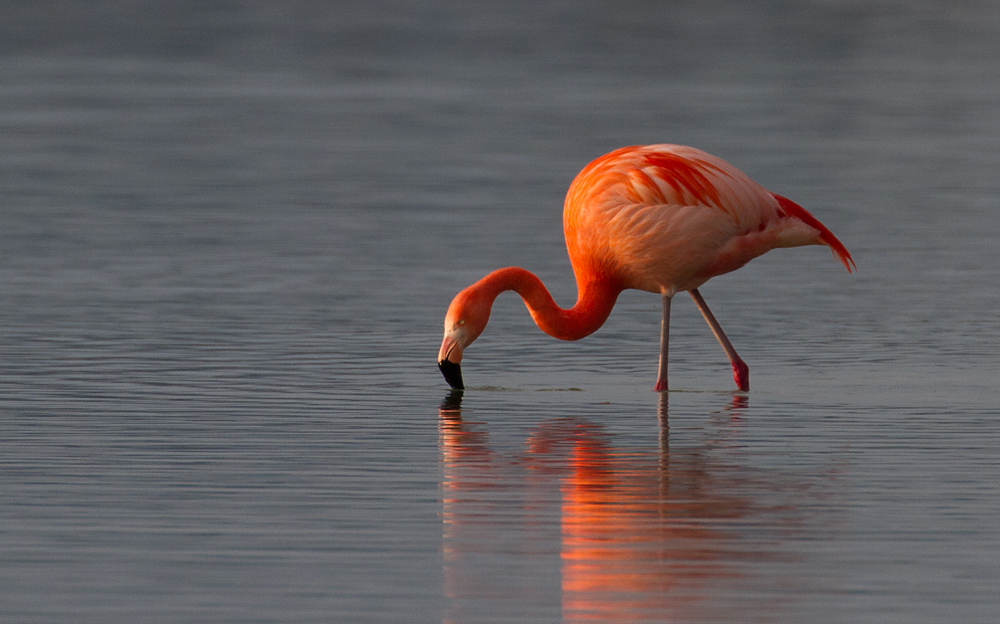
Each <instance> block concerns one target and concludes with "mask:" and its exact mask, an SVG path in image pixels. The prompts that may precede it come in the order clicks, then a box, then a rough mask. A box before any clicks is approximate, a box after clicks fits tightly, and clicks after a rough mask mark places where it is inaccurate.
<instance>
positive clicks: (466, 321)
mask: <svg viewBox="0 0 1000 624" xmlns="http://www.w3.org/2000/svg"><path fill="white" fill-rule="evenodd" d="M563 230H564V233H565V236H566V247H567V250H568V251H569V257H570V261H571V263H572V266H573V272H574V274H575V275H576V282H577V288H578V293H579V294H578V299H577V303H576V305H574V306H573V307H572V308H570V309H562V308H560V307H559V306H558V305H556V304H555V302H554V301H553V300H552V297H551V296H550V295H549V293H548V290H547V289H546V288H545V286H544V285H543V284H542V283H541V281H540V280H538V278H537V277H536V276H534V275H533V274H532V273H530V272H528V271H525V270H524V269H520V268H517V267H508V268H507V269H500V270H498V271H494V272H493V273H491V274H490V275H488V276H486V277H485V278H483V279H482V280H480V281H479V282H476V283H475V284H473V285H472V286H470V287H468V288H466V289H465V290H463V291H462V292H461V293H459V294H458V295H457V296H456V297H455V299H454V301H452V304H451V307H450V308H449V310H448V314H447V316H446V318H445V337H444V341H443V343H442V346H441V350H440V352H439V357H438V361H439V364H440V365H441V368H442V372H444V373H445V377H446V379H448V381H449V383H451V385H452V386H454V387H462V381H461V373H460V369H459V368H458V364H459V362H460V361H461V354H462V352H463V351H464V349H465V348H466V347H467V346H468V345H469V344H470V343H471V342H472V341H473V340H475V338H476V337H478V336H479V334H480V333H481V332H482V330H483V328H484V327H485V326H486V322H487V320H488V319H489V310H490V308H491V307H492V304H493V301H494V300H495V299H496V297H497V295H499V294H500V292H503V291H504V290H515V291H517V292H518V293H519V294H520V295H521V296H522V298H524V301H525V304H526V305H527V306H528V310H529V311H530V312H531V315H532V318H533V319H534V320H535V322H536V323H537V324H538V326H539V327H540V328H541V329H542V330H543V331H545V332H546V333H548V334H550V335H552V336H555V337H556V338H560V339H564V340H576V339H579V338H582V337H584V336H586V335H588V334H590V333H592V332H594V331H596V330H597V329H598V328H599V327H600V326H601V325H602V324H603V323H604V321H605V320H606V319H607V317H608V315H609V314H610V313H611V309H612V307H613V306H614V303H615V301H616V300H617V297H618V295H619V294H620V293H621V291H622V290H624V289H626V288H633V289H637V290H644V291H647V292H654V293H660V294H661V296H662V298H663V305H664V316H663V320H664V329H663V332H662V334H661V358H660V375H659V378H658V380H657V385H656V387H657V389H658V390H666V355H667V337H668V328H669V309H670V300H671V298H672V297H673V295H674V294H676V293H678V292H680V291H685V290H686V291H690V292H691V295H692V296H693V297H694V299H695V302H696V304H697V305H698V307H699V309H701V311H702V313H703V314H704V315H705V318H706V320H707V321H708V323H709V325H710V326H711V327H712V330H713V332H714V333H715V334H716V337H717V338H718V339H719V341H720V343H721V344H722V345H723V348H724V349H725V350H726V353H727V355H729V358H730V360H731V361H732V363H733V370H734V376H735V378H736V382H737V385H738V386H739V387H740V388H741V389H742V390H746V389H748V388H749V378H748V372H747V370H746V365H745V364H744V363H743V361H742V360H740V359H739V356H737V355H736V352H735V350H734V349H733V348H732V345H731V344H730V343H729V341H728V339H727V338H726V337H725V334H724V333H722V330H721V328H720V327H719V326H718V323H717V322H715V319H714V318H713V317H712V315H711V312H710V311H709V310H708V306H707V305H705V303H704V299H702V298H701V295H700V293H698V291H697V289H698V287H699V286H701V285H702V284H704V283H705V282H706V281H708V280H709V279H711V278H712V277H715V276H716V275H721V274H723V273H728V272H730V271H734V270H736V269H738V268H740V267H741V266H743V265H744V264H746V263H747V262H749V261H750V260H752V259H753V258H756V257H757V256H759V255H761V254H764V253H766V252H768V251H770V250H771V249H774V248H777V247H797V246H801V245H826V246H829V247H830V248H831V249H832V250H833V251H834V253H835V255H836V256H837V257H838V258H839V259H840V261H841V262H842V263H843V264H844V266H845V267H847V270H848V271H851V269H852V266H853V264H854V261H853V259H852V258H851V255H850V253H849V252H848V251H847V249H846V248H845V247H844V245H843V244H842V243H841V242H840V241H839V240H838V239H837V238H836V236H834V235H833V233H832V232H830V230H829V229H827V228H826V227H825V226H824V225H823V224H822V223H820V222H819V220H818V219H816V218H815V217H814V216H812V215H811V214H809V212H807V211H806V210H805V209H804V208H802V207H801V206H799V205H798V204H796V203H794V202H792V201H791V200H788V199H786V198H784V197H781V196H780V195H775V194H773V193H771V192H769V191H767V190H766V189H764V188H763V187H762V186H760V185H759V184H757V183H756V182H754V181H753V180H751V179H750V178H749V177H747V176H746V174H744V173H743V172H741V171H740V170H738V169H736V168H735V167H733V166H732V165H730V164H729V163H727V162H725V161H723V160H721V159H719V158H716V157H715V156H711V155H710V154H706V153H705V152H702V151H701V150H697V149H694V148H691V147H684V146H679V145H649V146H634V147H624V148H621V149H618V150H615V151H614V152H611V153H610V154H606V155H604V156H602V157H600V158H598V159H597V160H595V161H593V162H591V163H590V164H589V165H587V166H586V167H585V168H584V169H583V171H581V172H580V173H579V174H578V175H577V176H576V179H574V180H573V183H572V184H571V185H570V188H569V192H568V193H567V195H566V203H565V207H564V209H563Z"/></svg>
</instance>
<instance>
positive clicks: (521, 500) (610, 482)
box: [439, 392, 810, 622]
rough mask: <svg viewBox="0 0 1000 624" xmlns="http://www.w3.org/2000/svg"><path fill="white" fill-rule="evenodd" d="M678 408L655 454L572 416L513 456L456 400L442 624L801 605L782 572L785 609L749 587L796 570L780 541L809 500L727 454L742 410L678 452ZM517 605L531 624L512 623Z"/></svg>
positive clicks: (668, 616)
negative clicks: (766, 569) (764, 571)
mask: <svg viewBox="0 0 1000 624" xmlns="http://www.w3.org/2000/svg"><path fill="white" fill-rule="evenodd" d="M667 401H668V395H667V394H666V393H661V395H660V403H659V406H658V409H657V412H658V417H659V435H658V440H654V439H653V437H652V436H650V439H649V444H643V443H638V444H637V443H635V442H634V438H632V437H630V438H629V439H630V440H633V442H631V443H630V442H626V441H624V440H620V439H619V438H621V436H616V435H615V434H614V433H612V432H610V431H609V430H608V428H607V427H605V426H604V425H602V424H600V423H597V422H594V421H593V420H591V419H588V418H583V417H576V416H567V417H559V418H549V419H545V420H541V421H539V422H538V423H537V424H536V425H533V426H531V427H530V428H529V431H528V432H527V435H526V437H523V440H522V441H521V442H520V443H519V444H520V445H521V448H520V449H515V450H513V451H505V450H502V449H500V448H496V449H495V448H493V446H494V445H493V444H492V443H491V440H490V431H489V429H488V428H487V426H486V424H485V423H481V422H470V421H468V420H466V419H464V418H463V415H462V393H461V392H453V393H451V394H450V395H448V397H447V398H446V399H445V401H444V402H443V403H442V404H441V406H440V409H439V419H440V420H439V429H440V451H441V461H442V467H443V474H442V500H443V513H442V518H443V524H444V526H443V566H444V571H443V572H444V574H443V579H444V595H445V600H446V608H445V617H444V621H445V622H460V621H468V618H470V617H475V616H476V615H477V614H478V615H482V614H484V613H488V614H490V615H491V616H492V617H496V618H497V619H503V617H524V616H526V615H527V614H528V613H531V614H534V616H536V617H538V616H539V615H540V614H542V613H545V611H546V609H548V610H549V611H551V613H552V615H555V614H557V613H561V616H562V621H563V622H591V621H601V622H649V621H675V620H683V621H688V620H693V621H710V620H726V621H728V620H736V619H740V618H742V617H750V616H751V615H753V616H762V617H766V614H767V613H772V614H773V612H774V611H775V610H776V609H780V607H781V604H782V603H785V602H787V600H789V599H790V597H791V596H792V595H793V594H794V590H792V586H794V585H795V581H794V579H792V578H785V577H790V574H789V573H788V572H787V571H786V572H785V573H784V576H782V575H781V574H780V573H779V576H778V577H773V574H774V572H773V571H772V572H770V574H772V578H771V580H772V581H776V582H778V583H783V584H784V586H786V587H788V588H789V589H790V591H789V593H788V595H785V596H780V597H776V596H774V595H771V596H769V597H767V598H756V597H755V598H753V599H751V601H752V600H758V604H754V605H751V604H748V600H747V598H746V594H745V593H744V592H741V589H744V588H745V586H746V583H756V582H759V576H760V572H759V570H755V569H754V568H755V567H756V568H760V567H762V566H771V568H773V567H774V566H778V567H780V566H781V564H782V562H785V561H787V560H788V556H787V555H785V554H783V551H782V549H781V547H780V543H781V539H782V537H781V535H784V536H786V537H787V535H788V532H789V531H791V532H792V533H794V532H796V531H808V530H809V528H808V527H806V526H805V525H806V524H808V520H806V514H805V513H804V512H803V510H802V509H801V508H800V507H801V503H803V502H806V499H807V498H808V497H809V496H810V493H809V492H808V490H809V488H810V486H809V485H808V484H804V483H802V482H797V481H796V480H795V477H788V476H787V475H784V474H782V475H768V474H762V473H761V471H759V470H756V469H753V468H751V467H749V466H746V465H741V464H740V463H739V462H738V461H735V462H734V461H733V458H732V457H731V456H726V454H725V453H720V452H717V451H716V449H717V448H718V447H720V446H725V440H726V439H727V437H729V436H730V433H729V432H730V431H731V430H732V429H733V427H734V426H738V425H739V421H740V420H741V418H742V412H743V411H744V410H745V409H746V408H747V406H748V403H747V398H746V397H745V396H735V397H734V398H733V400H732V403H731V404H729V405H727V406H725V407H723V408H722V409H721V410H718V411H716V412H713V414H712V416H711V418H709V421H710V422H709V423H708V424H707V425H706V427H707V428H708V429H709V431H708V432H707V433H708V435H707V438H706V441H705V443H704V444H703V445H701V446H695V447H690V446H686V447H678V448H672V447H671V444H670V427H669V415H668V404H667ZM651 433H652V432H651ZM497 446H498V447H499V446H502V445H497ZM720 588H721V589H723V590H724V591H722V592H720ZM727 591H728V594H727ZM727 595H728V596H729V599H728V600H727V598H726V596H727ZM512 599H515V600H512ZM514 603H518V604H520V605H522V607H521V608H522V609H523V612H518V613H513V612H510V609H511V608H512V607H511V605H512V604H514ZM748 608H749V609H753V611H752V612H751V611H748V610H747V609H748ZM501 614H504V615H503V617H501ZM751 619H752V618H751Z"/></svg>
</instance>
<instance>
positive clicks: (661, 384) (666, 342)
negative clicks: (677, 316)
mask: <svg viewBox="0 0 1000 624" xmlns="http://www.w3.org/2000/svg"><path fill="white" fill-rule="evenodd" d="M671 297H672V295H667V294H666V293H664V295H663V321H662V322H661V323H660V367H659V368H658V369H657V372H656V387H655V388H654V390H656V391H657V392H666V391H667V351H668V347H669V346H670V299H671Z"/></svg>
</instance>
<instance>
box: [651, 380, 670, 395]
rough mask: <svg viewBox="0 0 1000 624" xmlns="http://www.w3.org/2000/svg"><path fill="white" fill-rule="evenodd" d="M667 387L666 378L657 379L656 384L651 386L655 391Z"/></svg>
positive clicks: (660, 390) (664, 390)
mask: <svg viewBox="0 0 1000 624" xmlns="http://www.w3.org/2000/svg"><path fill="white" fill-rule="evenodd" d="M667 389H668V388H667V380H666V379H657V380H656V385H655V386H653V390H655V391H656V392H666V391H667Z"/></svg>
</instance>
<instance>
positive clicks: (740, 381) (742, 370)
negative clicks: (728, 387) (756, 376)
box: [733, 360, 750, 392]
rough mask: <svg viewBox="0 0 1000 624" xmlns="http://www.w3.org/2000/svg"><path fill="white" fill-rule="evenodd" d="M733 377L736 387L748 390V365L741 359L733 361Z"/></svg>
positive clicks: (744, 390)
mask: <svg viewBox="0 0 1000 624" xmlns="http://www.w3.org/2000/svg"><path fill="white" fill-rule="evenodd" d="M733 379H734V380H735V381H736V387H738V388H739V389H740V390H742V391H743V392H747V391H749V390H750V367H749V366H747V365H746V362H744V361H743V360H736V361H735V362H733Z"/></svg>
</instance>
